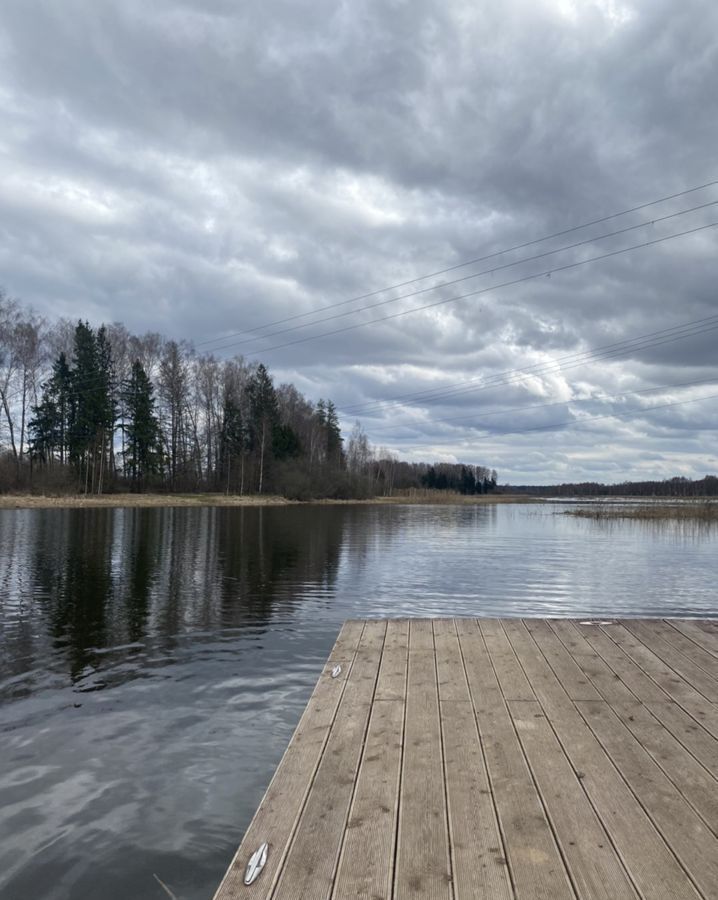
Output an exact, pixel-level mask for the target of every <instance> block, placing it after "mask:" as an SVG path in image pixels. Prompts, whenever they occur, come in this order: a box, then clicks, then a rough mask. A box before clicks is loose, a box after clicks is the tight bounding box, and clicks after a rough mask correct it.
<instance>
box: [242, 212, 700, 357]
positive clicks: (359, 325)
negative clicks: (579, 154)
mask: <svg viewBox="0 0 718 900" xmlns="http://www.w3.org/2000/svg"><path fill="white" fill-rule="evenodd" d="M716 225H718V222H709V223H708V224H706V225H699V226H697V227H696V228H689V229H686V230H685V231H679V232H676V233H675V234H669V235H664V236H663V237H660V238H654V239H653V240H650V241H643V242H642V243H640V244H632V245H631V246H630V247H622V248H620V249H618V250H611V251H610V252H607V253H602V254H599V255H598V256H591V257H588V258H587V259H582V260H578V261H577V262H572V263H565V264H564V265H561V266H554V267H553V268H551V269H544V270H543V271H541V272H534V273H532V274H530V275H523V276H521V277H520V278H514V279H512V280H511V281H504V282H502V283H500V284H497V285H491V286H490V287H486V288H480V289H478V290H475V291H469V292H468V293H466V294H460V295H459V296H458V297H447V298H445V299H443V300H436V301H434V302H433V303H427V304H426V305H424V306H416V307H413V308H412V309H406V310H402V311H400V312H396V313H392V314H391V315H388V316H382V317H380V318H378V319H371V320H370V321H369V322H358V323H356V324H354V325H345V326H344V327H342V328H335V329H333V330H332V331H323V332H321V333H320V334H315V335H309V336H308V337H303V338H297V339H296V340H293V341H287V342H285V343H283V344H275V345H274V346H273V347H264V348H262V349H258V350H255V351H250V352H253V353H271V352H272V351H274V350H282V349H284V348H285V347H293V346H295V345H297V344H305V343H307V342H308V341H316V340H319V339H321V338H325V337H332V336H334V335H337V334H344V333H346V332H347V331H355V330H356V329H358V328H367V327H368V326H370V325H377V324H379V323H380V322H388V321H390V320H392V319H398V318H400V317H402V316H406V315H409V314H411V313H415V312H423V311H424V310H427V309H434V308H436V307H437V306H443V305H445V304H447V303H456V302H458V301H459V300H467V299H469V298H470V297H478V296H480V295H482V294H487V293H490V292H491V291H497V290H500V289H501V288H506V287H513V286H514V285H517V284H524V283H525V282H527V281H535V280H536V279H537V278H545V277H546V276H551V275H552V274H554V273H556V272H565V271H568V270H569V269H576V268H579V267H580V266H585V265H588V263H592V262H599V261H600V260H604V259H610V258H612V257H614V256H620V255H621V254H623V253H629V252H630V251H632V250H640V249H643V248H645V247H652V246H654V245H656V244H662V243H664V242H665V241H670V240H674V239H675V238H680V237H685V236H686V235H689V234H697V233H698V232H700V231H705V230H706V229H708V228H715V227H716Z"/></svg>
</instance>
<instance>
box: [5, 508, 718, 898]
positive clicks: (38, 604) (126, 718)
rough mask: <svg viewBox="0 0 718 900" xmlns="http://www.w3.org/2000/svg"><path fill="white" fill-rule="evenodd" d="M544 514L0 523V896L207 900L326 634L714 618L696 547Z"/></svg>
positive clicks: (696, 535) (647, 528) (21, 519)
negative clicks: (477, 619)
mask: <svg viewBox="0 0 718 900" xmlns="http://www.w3.org/2000/svg"><path fill="white" fill-rule="evenodd" d="M555 512H556V510H555V509H554V508H552V507H550V506H547V507H536V506H527V507H520V506H498V507H475V508H471V507H408V506H407V507H400V506H394V507H369V506H357V507H351V506H345V507H321V506H320V507H296V508H294V507H289V508H287V507H285V508H276V509H244V510H237V509H235V510H230V509H224V510H223V509H205V510H189V509H185V510H162V509H151V510H150V509H147V510H141V509H138V510H25V511H12V510H6V511H0V897H2V898H3V900H5V898H13V900H15V898H17V900H35V898H38V900H45V898H57V900H60V898H63V900H64V898H72V900H85V898H86V900H97V898H103V900H113V898H122V900H127V898H128V897H132V898H137V900H144V898H157V900H162V898H164V897H166V894H165V893H164V892H163V890H162V888H161V887H160V886H159V884H158V883H157V881H156V880H155V878H154V875H155V874H156V875H157V876H159V877H160V878H161V879H162V880H163V881H164V882H166V883H167V884H168V885H169V886H170V887H171V888H172V890H173V891H174V893H175V894H176V895H177V896H178V898H180V900H195V898H197V900H199V898H201V900H206V898H209V897H211V895H212V892H213V890H214V889H215V887H216V885H217V883H218V881H219V879H220V877H221V875H222V873H223V872H224V869H225V867H226V865H227V864H228V863H229V861H230V859H231V857H232V855H233V853H234V850H235V849H236V845H237V843H238V841H239V838H240V837H241V834H242V832H243V829H244V828H245V826H246V825H247V823H248V821H249V819H250V818H251V815H252V813H253V812H254V809H255V808H256V805H257V803H258V801H259V799H260V797H261V795H262V793H263V792H264V789H265V788H266V785H267V783H268V781H269V779H270V777H271V775H272V773H273V771H274V768H275V766H276V764H277V762H278V760H279V758H280V757H281V754H282V752H283V751H284V748H285V746H286V744H287V742H288V740H289V737H290V735H291V733H292V731H293V729H294V726H295V725H296V722H297V721H298V719H299V715H300V713H301V710H302V708H303V706H304V704H305V703H306V700H307V698H308V696H309V694H310V692H311V689H312V687H313V685H314V682H315V681H316V678H317V674H318V671H319V669H320V667H321V665H322V663H323V661H324V659H325V658H326V656H327V654H328V653H329V650H330V648H331V646H332V644H333V642H334V639H335V637H336V635H337V632H338V630H339V627H340V625H341V623H342V621H343V620H344V619H345V618H347V617H350V616H401V615H453V614H457V615H502V616H518V615H549V616H553V615H558V616H564V615H565V616H568V615H579V616H585V615H614V616H615V615H647V616H662V615H686V616H696V615H707V614H713V615H715V614H716V613H717V612H718V599H717V598H716V589H715V584H716V569H717V568H718V567H717V565H716V560H718V529H715V528H714V529H711V528H696V527H690V526H688V527H686V526H685V525H681V524H674V525H670V524H669V525H668V526H666V525H664V524H662V523H658V524H657V525H656V524H653V523H635V522H625V521H624V522H618V523H613V524H609V525H606V524H604V523H595V522H591V521H588V520H582V519H575V518H571V517H568V516H563V515H560V514H555Z"/></svg>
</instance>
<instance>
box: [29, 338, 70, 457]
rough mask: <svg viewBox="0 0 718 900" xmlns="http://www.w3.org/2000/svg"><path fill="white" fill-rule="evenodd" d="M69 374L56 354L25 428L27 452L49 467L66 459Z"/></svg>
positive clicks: (61, 354) (65, 361)
mask: <svg viewBox="0 0 718 900" xmlns="http://www.w3.org/2000/svg"><path fill="white" fill-rule="evenodd" d="M71 397H72V373H71V372H70V367H69V365H68V364H67V357H66V356H65V354H64V353H60V355H59V356H58V358H57V359H56V360H55V362H54V364H53V367H52V376H51V377H50V379H49V380H48V381H47V382H46V383H45V384H44V385H43V386H42V400H41V402H40V403H39V404H38V405H37V406H36V407H34V408H33V412H34V418H33V419H32V420H31V421H30V423H29V425H28V430H29V432H30V450H31V453H32V455H33V456H34V457H35V458H36V459H40V460H41V461H42V462H45V463H48V464H50V463H51V462H52V461H53V460H54V459H55V458H57V459H58V460H59V462H60V463H64V462H65V460H66V456H67V440H68V433H69V418H70V403H71Z"/></svg>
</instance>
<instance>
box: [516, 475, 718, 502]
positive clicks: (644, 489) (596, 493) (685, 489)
mask: <svg viewBox="0 0 718 900" xmlns="http://www.w3.org/2000/svg"><path fill="white" fill-rule="evenodd" d="M502 490H504V491H505V492H513V493H520V494H540V495H542V496H551V497H716V496H718V476H715V475H706V476H705V478H699V479H690V478H683V477H676V478H668V479H666V480H665V481H624V482H621V484H599V483H597V482H593V481H584V482H581V483H580V484H550V485H534V484H532V485H510V486H505V487H502Z"/></svg>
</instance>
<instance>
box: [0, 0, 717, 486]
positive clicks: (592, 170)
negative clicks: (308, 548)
mask: <svg viewBox="0 0 718 900" xmlns="http://www.w3.org/2000/svg"><path fill="white" fill-rule="evenodd" d="M717 87H718V5H717V4H715V3H714V2H712V0H683V2H681V3H680V4H679V3H676V2H675V0H640V2H622V0H586V2H579V0H531V2H529V0H503V2H502V3H495V2H491V3H489V2H485V0H471V2H458V0H407V2H404V0H383V2H376V0H351V2H349V0H347V2H341V3H340V2H328V0H262V2H261V3H257V2H253V0H247V2H244V3H237V2H236V0H153V2H152V3H147V2H145V0H123V2H122V3H117V2H116V0H32V2H28V0H3V3H2V5H1V6H0V285H2V287H3V288H4V289H5V291H6V292H7V293H8V294H9V295H10V296H13V297H17V298H19V299H20V300H22V301H23V302H25V303H27V304H30V305H32V306H33V307H34V309H35V310H37V311H38V312H39V313H40V314H42V315H45V316H47V317H49V318H51V319H52V318H54V317H58V316H65V317H69V318H72V319H77V318H79V317H82V318H84V319H88V320H89V321H90V322H92V323H96V324H99V323H100V322H103V321H104V322H112V321H122V322H124V323H125V324H126V325H127V327H128V328H130V329H131V330H132V331H135V332H140V333H141V332H144V331H148V330H151V331H160V332H162V333H163V334H166V335H167V336H169V337H172V338H175V339H178V340H180V339H183V340H188V341H191V342H193V343H194V345H195V346H196V348H197V350H201V351H207V352H214V353H215V354H216V355H217V356H218V357H219V358H225V357H229V356H232V355H234V354H238V353H241V354H243V355H244V356H245V357H246V358H248V359H251V360H261V361H263V362H264V363H265V364H266V365H267V366H268V367H269V368H270V371H271V372H272V373H273V375H274V377H275V380H276V382H277V383H281V382H283V381H292V382H294V383H295V384H296V385H297V387H298V388H299V389H300V390H302V391H303V392H304V393H305V394H306V395H307V397H308V398H309V399H311V400H313V401H316V400H318V399H319V398H320V397H330V398H331V399H333V401H334V402H335V403H336V405H337V407H338V408H339V411H340V414H341V421H342V425H343V428H344V430H345V432H348V431H349V430H350V429H351V427H352V426H353V424H354V422H355V421H359V422H360V423H361V426H362V427H363V429H364V430H365V431H366V433H367V435H368V437H369V440H370V442H371V443H372V444H373V445H375V446H377V447H379V446H381V447H385V448H387V449H388V450H389V451H391V452H393V453H395V454H397V455H398V456H400V457H401V458H402V459H408V460H426V461H439V460H445V461H461V462H467V463H475V464H479V465H487V466H489V467H492V468H495V469H497V470H498V473H499V480H500V481H501V482H509V481H510V482H512V483H514V484H522V483H523V484H528V483H533V484H546V483H551V482H561V481H594V480H598V481H607V482H617V481H623V480H626V479H640V478H651V479H653V478H668V477H672V476H676V475H683V476H687V477H702V476H703V475H705V474H711V473H713V474H718V448H717V441H716V436H717V429H718V353H717V352H716V346H717V342H718V297H717V296H716V282H717V279H716V275H717V274H718V228H716V227H714V226H713V225H712V224H711V223H716V222H718V183H715V184H711V182H716V181H717V180H718V159H717V158H716V147H718V90H717V89H716V88H717ZM706 185H707V186H706ZM701 186H702V187H701ZM694 188H700V189H698V190H694ZM676 195H680V196H676ZM663 198H670V199H663ZM655 201H661V202H655ZM636 207H641V208H640V209H636ZM697 207H700V208H697ZM627 210H632V211H631V212H626V213H625V214H623V215H615V214H617V213H623V212H624V211H627ZM609 217H610V218H609ZM598 220H603V221H598ZM587 223H594V224H588V225H587ZM579 226H586V227H579ZM616 232H620V233H616ZM553 235H556V236H553ZM552 236H553V237H552ZM639 245H644V246H639ZM513 248H518V249H513ZM597 257H603V258H600V259H599V258H597ZM472 260H479V262H474V263H472V264H470V265H464V263H467V262H469V261H472ZM445 270H449V271H445ZM435 273H441V274H435ZM425 276H429V277H425ZM459 279H461V280H460V281H459ZM447 282H452V283H450V284H447ZM397 285H403V286H402V287H396V286H397ZM467 294H469V295H470V296H464V295H467ZM357 298H359V299H357ZM456 298H463V299H456ZM418 307H424V308H423V309H417V308H418ZM426 307H429V308H426ZM711 317H714V318H711ZM689 323H695V324H689ZM268 326H269V327H268ZM601 348H606V349H604V350H601Z"/></svg>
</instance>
